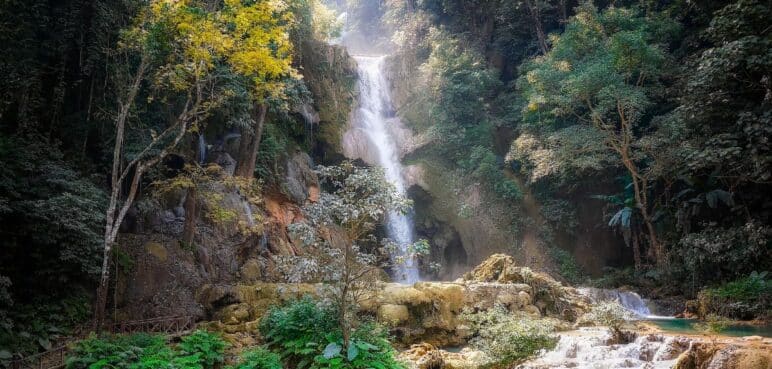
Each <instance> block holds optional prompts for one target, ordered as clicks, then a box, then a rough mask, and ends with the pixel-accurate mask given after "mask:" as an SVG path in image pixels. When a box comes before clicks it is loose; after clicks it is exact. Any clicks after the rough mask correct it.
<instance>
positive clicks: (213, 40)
mask: <svg viewBox="0 0 772 369" xmlns="http://www.w3.org/2000/svg"><path fill="white" fill-rule="evenodd" d="M293 23H294V18H293V15H292V13H291V12H289V11H288V8H287V4H286V3H285V2H284V1H281V0H257V1H245V0H226V1H225V4H224V6H223V7H222V8H220V9H209V8H208V7H207V6H206V4H203V3H200V2H198V1H195V0H152V1H151V3H150V5H149V6H148V7H147V8H146V9H145V11H143V12H141V13H140V16H139V17H138V19H137V21H136V23H135V25H134V27H132V28H131V29H129V30H127V31H125V32H124V37H123V40H122V45H123V46H124V47H127V48H130V49H134V50H136V51H138V52H139V53H141V54H143V55H146V56H149V57H152V58H153V61H154V62H155V63H157V65H158V71H157V74H156V78H155V83H156V85H166V86H168V87H170V88H172V89H174V90H177V91H183V90H186V89H189V88H190V87H191V86H192V85H193V83H194V81H200V80H201V79H203V78H205V76H207V75H208V74H210V73H211V72H212V71H213V70H214V69H215V68H216V67H217V66H218V65H219V66H225V67H227V68H229V69H231V70H232V71H233V72H235V73H237V74H239V75H242V76H244V77H246V78H247V79H248V80H249V81H250V82H251V86H250V88H249V90H250V92H251V93H252V95H253V97H254V98H255V99H256V100H262V99H265V98H267V97H281V94H282V91H283V87H284V86H283V83H282V81H283V80H284V79H285V78H286V77H297V74H296V72H295V70H294V69H293V68H292V50H293V47H292V43H291V42H290V39H289V30H290V28H291V27H292V26H293Z"/></svg>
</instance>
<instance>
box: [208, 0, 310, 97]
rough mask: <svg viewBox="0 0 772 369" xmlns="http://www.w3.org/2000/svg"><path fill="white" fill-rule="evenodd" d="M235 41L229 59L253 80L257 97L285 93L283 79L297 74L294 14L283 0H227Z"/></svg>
mask: <svg viewBox="0 0 772 369" xmlns="http://www.w3.org/2000/svg"><path fill="white" fill-rule="evenodd" d="M220 15H221V21H223V22H225V24H226V25H227V26H228V28H229V29H231V31H230V37H231V40H232V42H233V46H232V51H231V52H230V53H229V55H228V62H229V63H230V65H231V66H232V67H233V69H234V70H235V71H236V72H237V73H239V74H241V75H244V76H246V77H249V78H250V79H251V80H252V82H253V86H252V93H253V95H254V97H255V98H256V99H264V98H267V97H270V96H277V95H279V96H280V95H281V94H282V90H283V87H284V85H283V83H282V81H281V80H282V79H283V78H284V77H287V76H291V77H296V72H295V70H294V69H293V68H292V43H291V42H290V39H289V29H290V27H291V26H292V23H293V21H294V20H293V16H292V14H291V13H290V12H289V11H288V10H287V5H286V4H285V3H284V2H283V1H280V0H267V1H265V0H264V1H255V2H252V3H251V4H250V5H246V4H245V1H243V0H226V2H225V9H224V10H223V11H222V12H221V14H220Z"/></svg>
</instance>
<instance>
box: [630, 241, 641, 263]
mask: <svg viewBox="0 0 772 369" xmlns="http://www.w3.org/2000/svg"><path fill="white" fill-rule="evenodd" d="M631 233H633V234H632V237H633V262H634V263H635V270H636V271H639V270H641V245H640V242H639V240H638V233H636V232H631Z"/></svg>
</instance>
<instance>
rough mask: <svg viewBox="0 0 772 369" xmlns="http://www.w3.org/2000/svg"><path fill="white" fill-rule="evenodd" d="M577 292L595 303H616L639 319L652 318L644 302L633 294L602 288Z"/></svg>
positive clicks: (637, 295)
mask: <svg viewBox="0 0 772 369" xmlns="http://www.w3.org/2000/svg"><path fill="white" fill-rule="evenodd" d="M578 291H579V293H581V294H582V295H585V296H587V297H589V298H591V299H593V300H596V301H616V302H618V303H619V304H620V305H622V306H624V307H625V309H627V310H630V311H631V312H633V313H635V315H637V316H638V317H639V318H645V317H651V316H652V314H651V310H649V307H648V306H647V305H646V301H645V300H644V299H643V298H641V295H639V294H637V293H635V292H632V291H620V290H614V289H603V288H579V289H578Z"/></svg>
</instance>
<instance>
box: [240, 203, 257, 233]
mask: <svg viewBox="0 0 772 369" xmlns="http://www.w3.org/2000/svg"><path fill="white" fill-rule="evenodd" d="M241 204H242V205H243V206H244V216H245V217H246V218H247V224H248V225H249V227H250V228H252V227H254V226H255V217H254V215H252V207H251V206H249V201H247V200H241Z"/></svg>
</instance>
